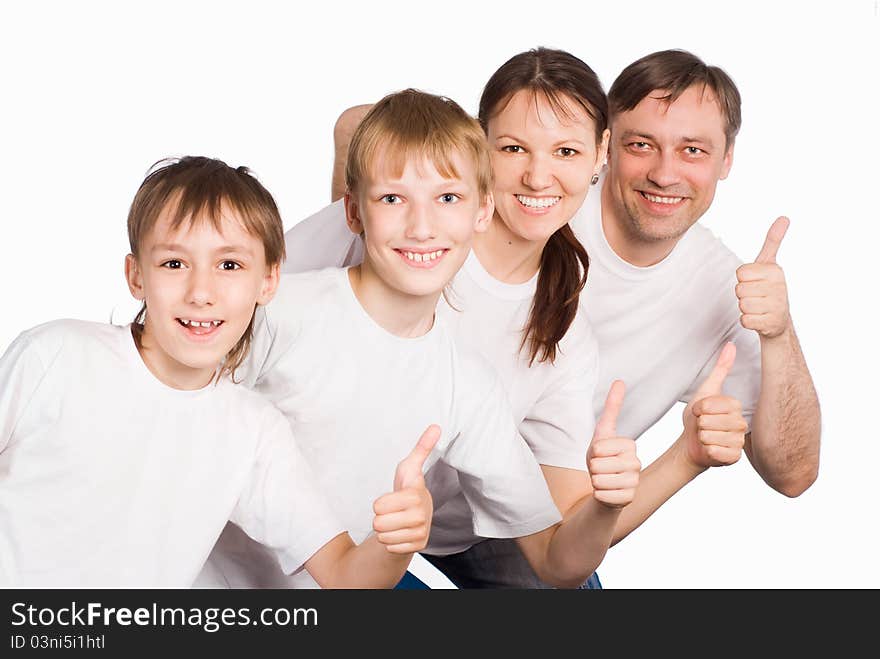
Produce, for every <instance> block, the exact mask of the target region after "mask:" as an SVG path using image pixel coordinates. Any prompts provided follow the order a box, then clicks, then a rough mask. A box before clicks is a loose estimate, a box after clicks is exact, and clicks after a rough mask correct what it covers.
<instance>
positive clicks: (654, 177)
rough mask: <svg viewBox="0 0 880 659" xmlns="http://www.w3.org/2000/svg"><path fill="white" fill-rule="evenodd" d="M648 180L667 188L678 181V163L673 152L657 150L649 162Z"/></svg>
mask: <svg viewBox="0 0 880 659" xmlns="http://www.w3.org/2000/svg"><path fill="white" fill-rule="evenodd" d="M648 180H649V181H651V182H652V183H653V184H654V185H656V186H658V187H661V188H668V187H669V186H671V185H675V184H676V183H678V182H679V173H678V163H677V162H676V159H675V154H673V153H672V152H670V151H661V152H659V153H658V154H657V156H655V158H654V159H653V161H652V162H651V168H650V170H649V171H648Z"/></svg>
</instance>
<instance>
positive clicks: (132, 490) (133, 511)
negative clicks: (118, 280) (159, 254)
mask: <svg viewBox="0 0 880 659" xmlns="http://www.w3.org/2000/svg"><path fill="white" fill-rule="evenodd" d="M230 519H231V520H233V522H234V523H235V524H238V525H240V526H241V528H243V529H245V531H246V532H247V533H249V534H250V535H251V536H253V538H255V539H256V540H258V541H260V542H264V543H266V545H267V546H268V547H269V548H270V549H269V551H271V554H272V559H273V560H274V561H275V563H276V565H277V566H278V569H279V570H284V571H287V572H293V571H295V570H297V569H299V568H300V566H301V565H302V564H303V563H304V562H305V561H306V560H307V559H308V558H309V557H310V556H312V554H313V553H314V552H315V551H316V550H318V549H319V548H320V547H322V546H323V545H324V544H326V543H327V542H328V541H329V540H331V539H332V538H333V537H335V536H336V535H338V534H339V533H341V532H343V531H344V528H343V527H342V526H341V525H340V524H339V523H338V522H337V521H336V520H335V519H334V517H333V515H332V513H331V511H330V510H329V508H328V507H327V505H326V504H325V502H324V500H323V497H322V496H321V495H320V494H319V492H318V491H317V490H316V488H315V485H314V482H313V479H312V476H311V473H310V469H309V467H308V465H307V463H306V461H305V460H304V459H303V457H302V455H301V454H300V453H299V451H298V450H297V447H296V445H295V444H294V442H293V438H292V436H291V433H290V428H289V425H288V423H287V421H286V419H285V418H284V417H283V416H282V415H281V414H280V413H279V412H278V410H276V409H274V408H273V407H272V405H271V404H270V403H268V402H267V401H266V400H264V399H263V398H262V397H261V396H259V395H258V394H255V393H254V392H252V391H248V390H247V389H246V388H244V387H243V386H239V385H233V384H232V383H231V382H230V381H229V380H228V379H223V380H221V381H220V382H219V383H218V384H217V385H216V386H215V385H214V384H211V385H208V386H206V387H204V388H202V389H199V390H197V391H180V390H177V389H173V388H170V387H167V386H166V385H164V384H163V383H161V382H160V381H159V380H157V379H156V378H155V377H154V376H153V375H152V373H150V372H149V370H148V369H147V367H146V365H145V364H144V363H143V361H142V359H141V357H140V355H139V353H138V351H137V348H136V346H135V344H134V340H133V338H132V336H131V332H130V328H129V327H117V326H113V325H105V324H98V323H88V322H82V321H71V320H65V321H55V322H51V323H47V324H45V325H41V326H39V327H36V328H34V329H31V330H29V331H27V332H24V333H22V334H21V335H20V336H19V337H18V338H17V339H16V340H15V341H14V342H13V344H12V345H11V346H10V347H9V349H8V350H7V351H6V353H5V355H4V356H3V357H2V359H0V584H2V585H4V586H7V587H187V586H189V585H191V584H192V583H193V581H194V580H195V578H196V576H197V575H198V573H199V571H200V569H201V568H202V565H203V563H204V562H205V559H206V558H207V556H208V554H209V552H210V550H211V548H212V546H213V545H214V543H215V541H216V540H217V538H218V537H219V535H220V533H221V531H222V530H223V528H224V526H225V525H226V523H227V520H230Z"/></svg>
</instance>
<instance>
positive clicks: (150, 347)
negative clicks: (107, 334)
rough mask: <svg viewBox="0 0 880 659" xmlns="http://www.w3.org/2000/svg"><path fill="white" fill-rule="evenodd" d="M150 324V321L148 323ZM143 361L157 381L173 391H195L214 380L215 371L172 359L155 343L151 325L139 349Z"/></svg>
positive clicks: (142, 338) (145, 328)
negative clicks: (150, 330) (150, 329)
mask: <svg viewBox="0 0 880 659" xmlns="http://www.w3.org/2000/svg"><path fill="white" fill-rule="evenodd" d="M147 322H148V323H149V320H148V321H147ZM138 352H139V353H140V356H141V359H142V360H143V362H144V364H145V365H146V367H147V369H149V371H150V373H152V374H153V375H154V376H155V377H156V379H157V380H159V381H160V382H161V383H162V384H165V385H167V386H169V387H171V388H172V389H180V390H182V391H195V390H196V389H203V388H204V387H207V386H208V385H209V384H210V383H211V380H213V379H214V375H215V373H216V370H215V369H206V368H192V367H190V366H187V365H186V364H181V363H180V362H177V361H174V360H173V359H171V358H170V357H169V356H168V355H167V354H165V352H164V351H162V349H161V348H160V347H159V346H158V345H157V344H156V342H155V341H153V339H152V336H151V335H150V332H149V325H147V326H146V327H144V332H143V334H142V335H141V345H140V347H138Z"/></svg>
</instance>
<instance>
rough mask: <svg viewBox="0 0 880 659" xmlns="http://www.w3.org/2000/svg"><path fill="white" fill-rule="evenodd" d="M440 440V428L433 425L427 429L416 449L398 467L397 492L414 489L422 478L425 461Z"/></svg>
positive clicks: (396, 476)
mask: <svg viewBox="0 0 880 659" xmlns="http://www.w3.org/2000/svg"><path fill="white" fill-rule="evenodd" d="M439 439H440V426H438V425H437V424H431V425H430V426H428V427H427V428H426V429H425V432H423V433H422V436H421V437H419V441H418V442H417V443H416V446H415V448H414V449H413V450H412V451H410V454H409V455H408V456H406V457H405V458H404V459H403V460H401V461H400V463H399V464H398V465H397V470H396V471H395V472H394V491H395V492H397V491H399V490H402V489H404V488H406V487H412V486H413V485H415V484H416V483H417V482H418V481H419V479H421V478H422V467H423V466H424V464H425V460H427V459H428V456H429V455H430V454H431V451H432V450H433V448H434V445H435V444H436V443H437V441H438V440H439Z"/></svg>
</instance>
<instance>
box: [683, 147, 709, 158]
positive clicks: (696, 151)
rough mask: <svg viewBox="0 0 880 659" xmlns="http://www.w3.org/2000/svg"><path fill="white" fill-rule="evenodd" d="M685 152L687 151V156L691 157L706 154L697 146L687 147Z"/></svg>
mask: <svg viewBox="0 0 880 659" xmlns="http://www.w3.org/2000/svg"><path fill="white" fill-rule="evenodd" d="M685 151H687V154H688V155H689V156H698V155H700V154H701V153H705V151H703V150H702V149H701V148H699V147H696V146H688V147H685Z"/></svg>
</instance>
